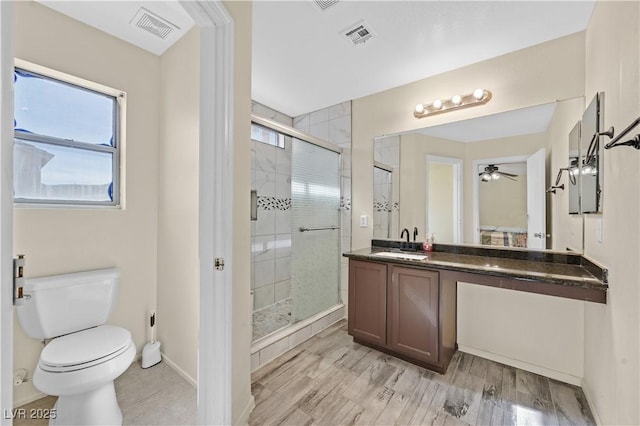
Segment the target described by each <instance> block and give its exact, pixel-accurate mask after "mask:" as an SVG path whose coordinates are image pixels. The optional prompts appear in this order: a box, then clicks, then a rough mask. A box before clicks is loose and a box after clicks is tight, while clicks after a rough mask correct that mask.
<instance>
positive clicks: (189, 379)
mask: <svg viewBox="0 0 640 426" xmlns="http://www.w3.org/2000/svg"><path fill="white" fill-rule="evenodd" d="M162 361H163V362H166V363H167V365H168V366H169V367H171V369H172V370H174V371H175V372H176V373H178V374H179V375H180V377H182V378H183V379H185V380H186V381H187V382H189V383H190V384H191V386H193V387H198V381H197V380H196V379H194V378H193V377H191V376H190V375H189V374H187V372H186V371H184V370H183V369H182V368H180V367H179V366H178V364H176V363H175V362H173V361H172V360H171V358H169V357H168V356H166V355H165V354H162Z"/></svg>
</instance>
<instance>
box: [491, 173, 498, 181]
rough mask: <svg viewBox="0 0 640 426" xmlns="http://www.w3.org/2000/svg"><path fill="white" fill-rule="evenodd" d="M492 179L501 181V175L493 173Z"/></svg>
mask: <svg viewBox="0 0 640 426" xmlns="http://www.w3.org/2000/svg"><path fill="white" fill-rule="evenodd" d="M491 179H493V180H498V179H500V175H499V174H497V173H496V172H493V173H491Z"/></svg>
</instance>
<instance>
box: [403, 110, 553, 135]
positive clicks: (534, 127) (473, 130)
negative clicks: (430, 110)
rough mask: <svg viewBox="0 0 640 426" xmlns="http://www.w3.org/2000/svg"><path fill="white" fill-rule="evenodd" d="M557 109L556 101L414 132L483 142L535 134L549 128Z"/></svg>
mask: <svg viewBox="0 0 640 426" xmlns="http://www.w3.org/2000/svg"><path fill="white" fill-rule="evenodd" d="M555 110H556V103H555V102H553V103H549V104H544V105H537V106H533V107H529V108H522V109H517V110H513V111H507V112H502V113H499V114H492V115H486V116H483V117H478V118H471V119H469V120H461V121H456V122H453V123H447V124H441V125H439V126H432V127H426V128H424V129H422V130H419V131H417V132H416V131H414V132H412V133H421V134H423V135H427V136H434V137H438V138H442V139H448V140H452V141H456V142H480V141H486V140H493V139H500V138H507V137H510V136H520V135H531V134H535V133H542V132H545V131H546V130H547V128H548V127H549V123H550V122H551V118H553V113H554V111H555Z"/></svg>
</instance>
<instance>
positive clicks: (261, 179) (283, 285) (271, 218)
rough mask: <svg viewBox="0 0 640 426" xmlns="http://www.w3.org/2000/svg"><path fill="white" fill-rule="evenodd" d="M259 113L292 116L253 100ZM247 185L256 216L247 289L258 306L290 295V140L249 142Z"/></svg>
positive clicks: (282, 120) (284, 120)
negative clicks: (253, 198) (252, 193)
mask: <svg viewBox="0 0 640 426" xmlns="http://www.w3.org/2000/svg"><path fill="white" fill-rule="evenodd" d="M251 107H252V112H253V113H254V114H255V115H258V116H260V117H264V118H268V119H270V120H273V121H276V122H279V123H282V124H284V125H287V126H289V127H291V126H292V121H293V120H292V119H291V117H288V116H286V115H284V114H282V113H279V112H277V111H274V110H272V109H270V108H268V107H265V106H264V105H261V104H258V103H256V102H253V103H252V105H251ZM251 152H252V161H251V172H252V179H251V187H252V189H255V190H257V191H258V220H257V221H252V222H251V256H252V262H253V267H252V268H251V289H252V290H253V292H254V297H253V304H254V305H253V309H254V310H259V309H262V308H264V307H266V306H270V305H273V304H274V303H277V302H280V301H283V300H286V299H288V298H289V297H290V295H291V140H290V139H288V138H287V140H286V143H285V148H284V149H282V148H279V147H275V146H271V145H267V144H264V143H261V142H253V141H252V142H251Z"/></svg>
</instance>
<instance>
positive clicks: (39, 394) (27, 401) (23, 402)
mask: <svg viewBox="0 0 640 426" xmlns="http://www.w3.org/2000/svg"><path fill="white" fill-rule="evenodd" d="M45 396H49V395H47V394H46V393H42V392H38V391H36V393H34V394H31V395H29V396H27V397H26V398H22V399H21V400H18V401H14V402H13V407H14V408H18V407H22V406H23V405H26V404H30V403H32V402H34V401H37V400H39V399H42V398H44V397H45Z"/></svg>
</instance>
